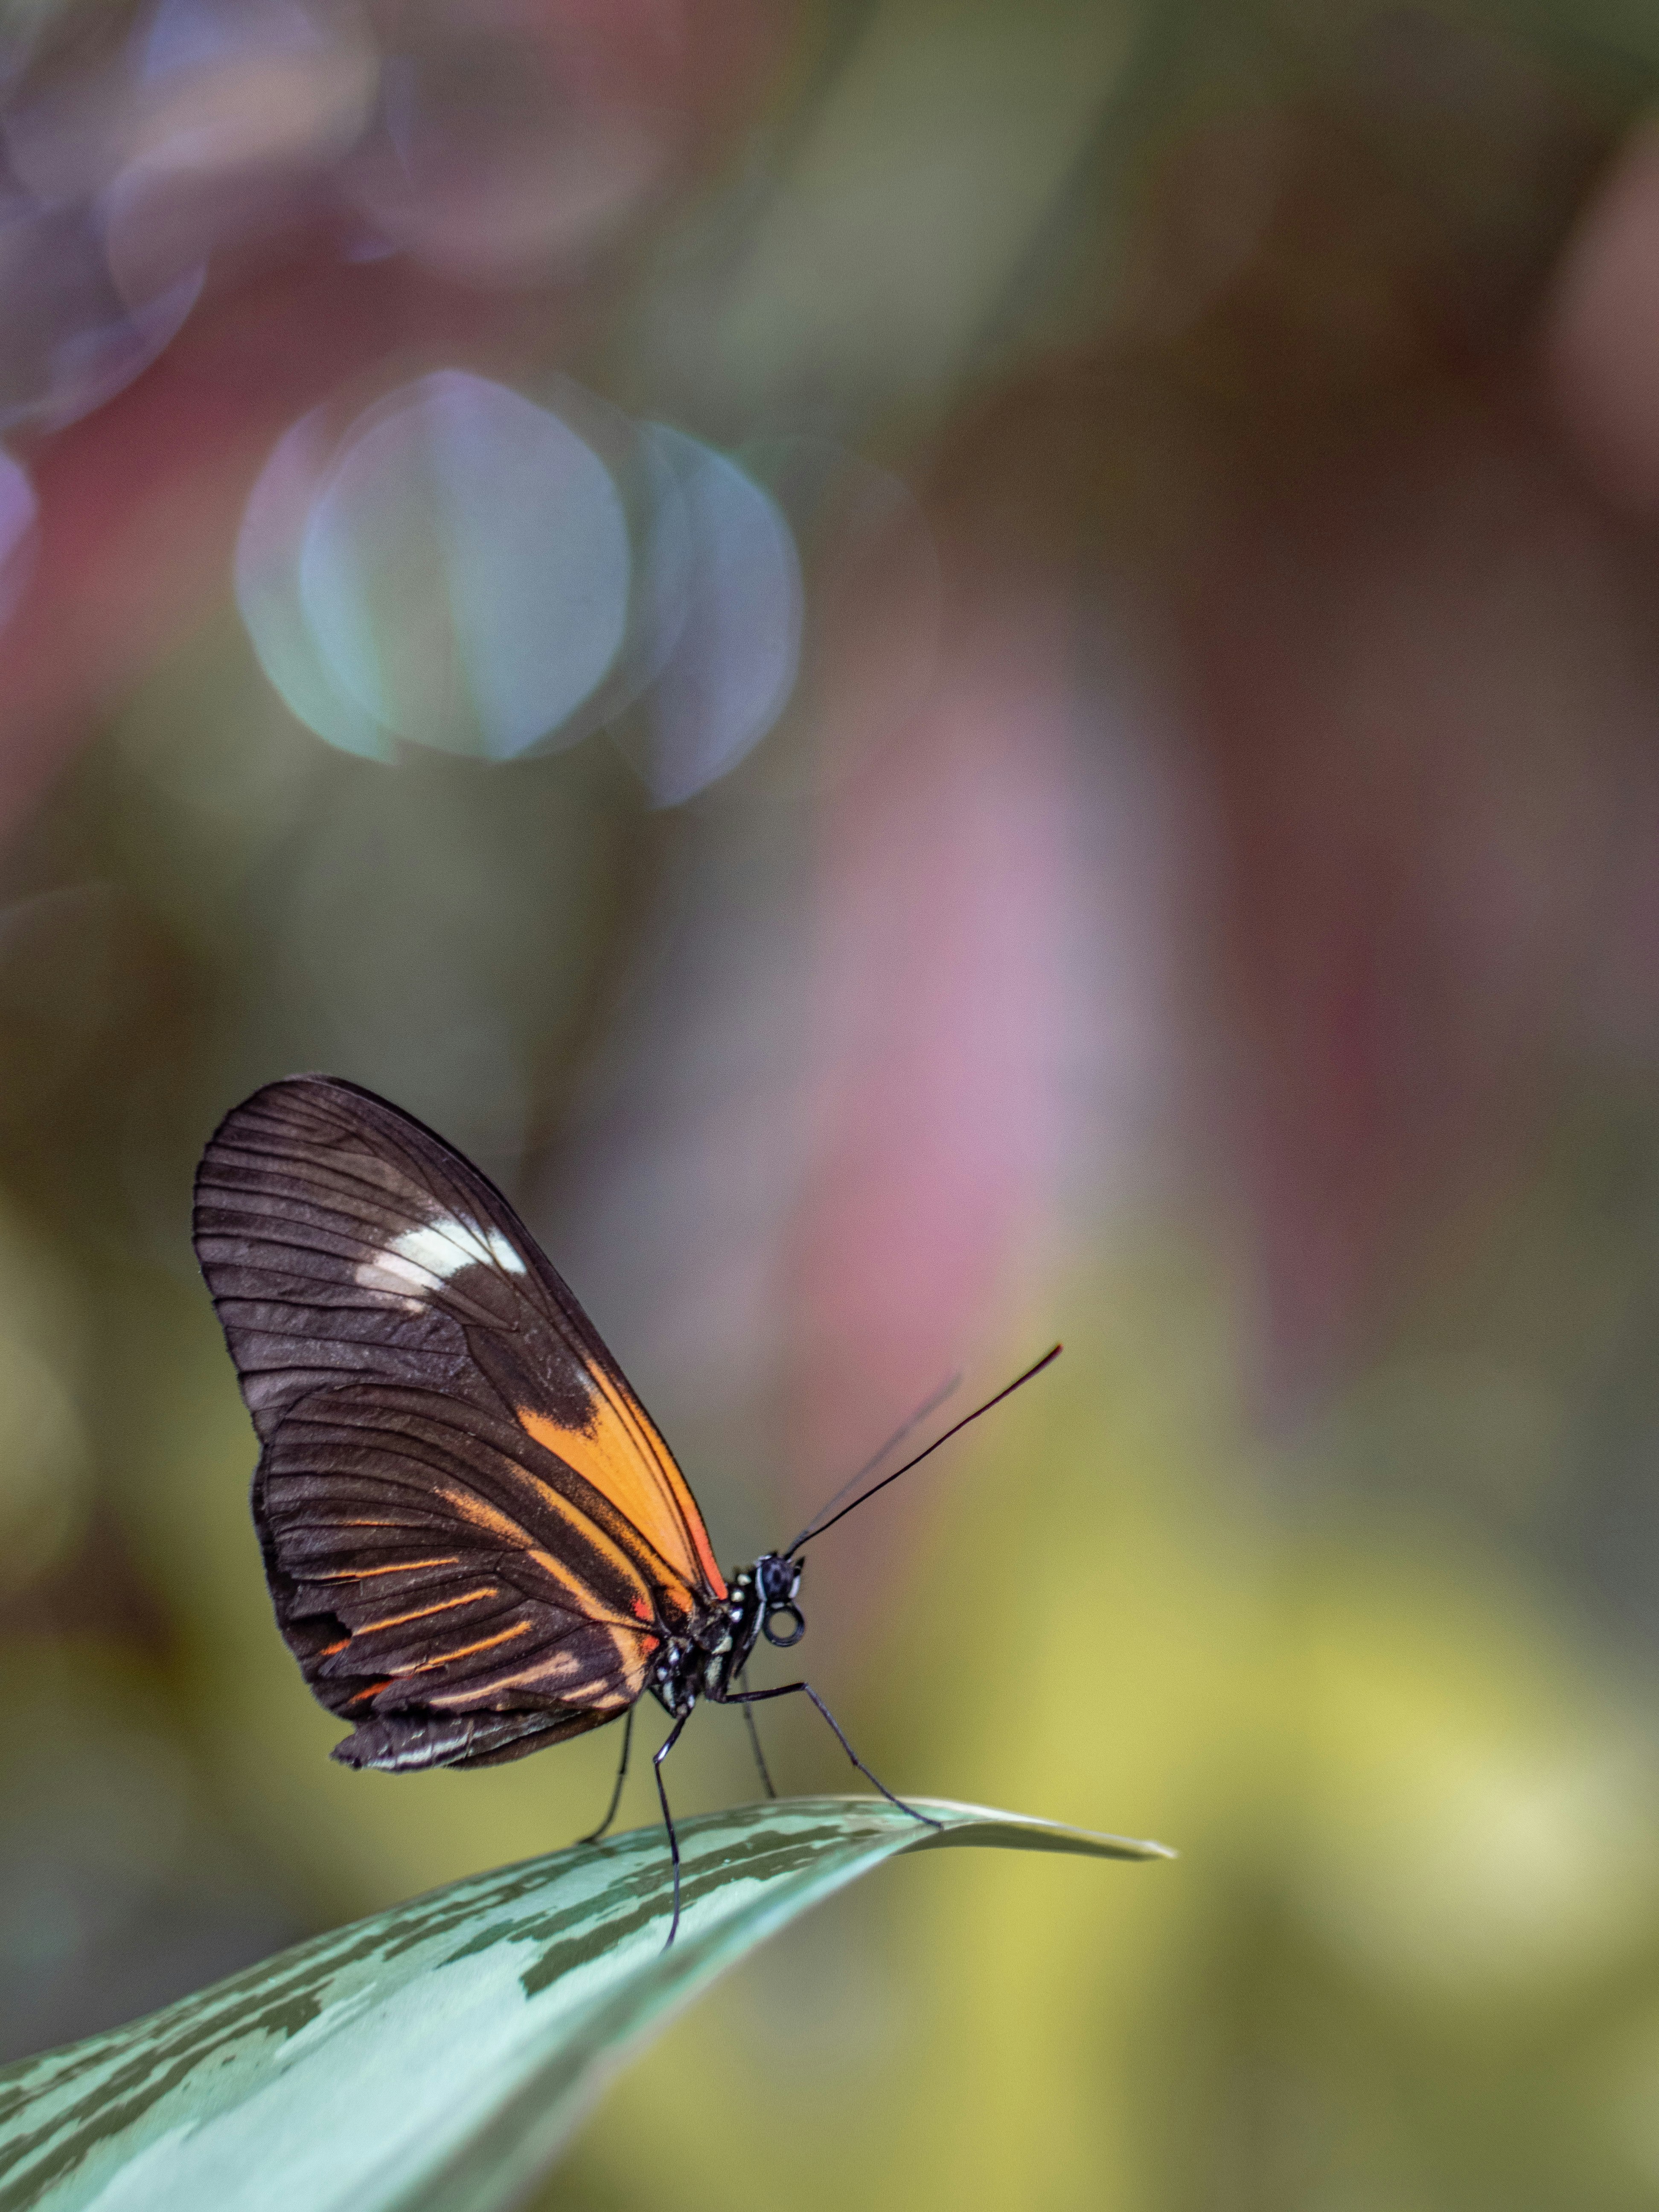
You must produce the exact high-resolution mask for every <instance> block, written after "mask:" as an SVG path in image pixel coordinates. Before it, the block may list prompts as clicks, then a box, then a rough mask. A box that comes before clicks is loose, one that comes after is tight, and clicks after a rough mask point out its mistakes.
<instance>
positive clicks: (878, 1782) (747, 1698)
mask: <svg viewBox="0 0 1659 2212" xmlns="http://www.w3.org/2000/svg"><path fill="white" fill-rule="evenodd" d="M798 1691H804V1692H805V1694H806V1695H807V1696H808V1697H809V1698H811V1700H812V1703H813V1704H814V1705H816V1706H817V1709H818V1711H820V1712H821V1713H822V1714H823V1717H824V1718H825V1720H827V1721H828V1722H829V1725H830V1727H831V1728H832V1729H834V1730H835V1732H836V1742H837V1743H838V1744H839V1745H840V1746H841V1747H842V1750H843V1751H844V1752H845V1753H847V1756H848V1759H851V1760H852V1762H853V1764H854V1766H856V1767H857V1769H858V1771H859V1772H860V1774H861V1775H862V1776H863V1777H864V1778H865V1780H866V1782H869V1783H872V1784H874V1786H875V1787H876V1788H877V1789H878V1790H880V1792H881V1794H882V1796H884V1798H885V1799H886V1800H887V1802H888V1803H889V1804H890V1805H896V1806H897V1807H898V1808H899V1810H900V1812H901V1813H908V1814H909V1815H910V1818H911V1819H912V1820H920V1821H921V1824H922V1826H924V1827H927V1828H943V1826H945V1823H944V1821H943V1820H933V1819H930V1817H929V1816H928V1815H927V1814H926V1813H918V1812H917V1810H916V1808H915V1806H914V1805H907V1804H906V1803H905V1802H904V1800H903V1798H902V1797H896V1796H894V1795H893V1793H892V1791H891V1790H890V1789H889V1788H888V1787H887V1784H885V1783H884V1781H883V1780H882V1778H881V1777H880V1776H879V1775H878V1774H872V1773H871V1771H870V1770H869V1768H868V1767H867V1766H866V1765H865V1763H864V1761H863V1760H862V1759H860V1757H859V1755H858V1753H857V1752H855V1751H854V1748H853V1747H852V1745H851V1744H850V1743H848V1741H847V1739H846V1737H845V1736H844V1735H842V1732H841V1723H840V1722H839V1721H837V1719H836V1717H835V1715H834V1714H833V1713H832V1712H831V1711H830V1710H829V1706H828V1705H825V1704H824V1702H823V1699H822V1698H821V1697H819V1695H818V1693H817V1691H816V1690H815V1689H814V1688H813V1687H812V1685H811V1683H810V1682H785V1683H782V1684H781V1686H779V1687H778V1688H777V1689H775V1690H728V1691H727V1692H726V1699H725V1702H726V1704H727V1705H760V1704H762V1703H763V1701H764V1700H765V1699H768V1698H789V1697H793V1696H794V1695H795V1693H796V1692H798Z"/></svg>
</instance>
